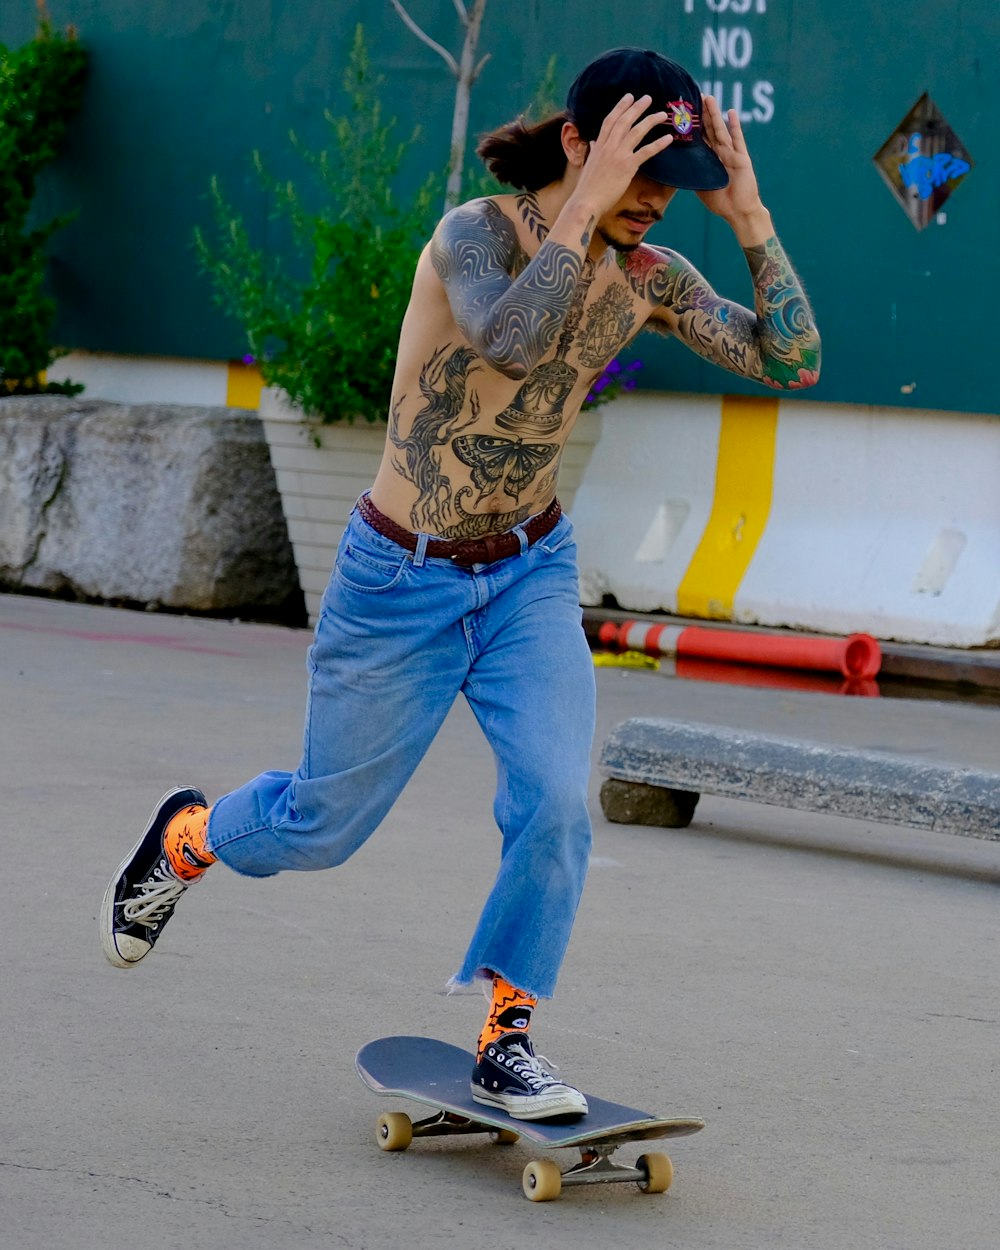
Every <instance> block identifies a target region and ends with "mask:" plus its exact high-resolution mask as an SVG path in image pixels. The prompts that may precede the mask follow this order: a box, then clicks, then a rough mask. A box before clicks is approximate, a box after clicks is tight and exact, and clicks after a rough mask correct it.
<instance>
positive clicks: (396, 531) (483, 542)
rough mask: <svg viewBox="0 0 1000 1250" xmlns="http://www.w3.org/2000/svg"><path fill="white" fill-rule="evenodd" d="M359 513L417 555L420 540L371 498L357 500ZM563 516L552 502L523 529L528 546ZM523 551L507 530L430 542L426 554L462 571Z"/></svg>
mask: <svg viewBox="0 0 1000 1250" xmlns="http://www.w3.org/2000/svg"><path fill="white" fill-rule="evenodd" d="M358 511H359V512H360V513H361V515H362V517H363V518H364V519H365V521H367V522H368V524H369V525H370V526H371V527H372V529H373V530H374V531H375V532H376V533H377V534H381V535H382V537H383V538H389V539H391V540H392V541H393V542H394V543H398V544H399V545H400V547H405V548H406V550H407V551H416V549H417V536H416V534H414V533H413V531H412V530H408V529H404V527H403V526H402V525H397V524H396V522H395V521H392V520H390V519H389V517H387V516H386V515H385V513H384V512H380V511H379V510H378V508H376V507H375V505H374V504H373V503H372V501H371V498H370V497H369V496H368V495H362V496H361V498H360V499H359V500H358ZM560 516H562V506H561V504H560V503H559V500H558V499H553V500H552V502H551V503H550V504H549V506H548V507H547V508H546V509H545V511H544V512H539V513H538V515H537V516H533V517H532V518H531V519H530V520H529V521H527V522H525V524H524V525H522V526H521V529H522V530H523V531H524V535H525V537H526V538H527V540H528V546H529V547H530V546H531V545H532V543H536V542H538V540H539V538H544V537H545V535H546V534H547V533H549V531H550V530H552V529H554V528H555V526H556V523H557V522H558V520H559V518H560ZM520 550H521V543H520V540H519V538H518V536H517V533H516V531H515V530H512V529H511V530H504V531H503V533H501V534H484V535H483V536H482V538H429V539H428V540H427V551H426V554H427V555H428V556H430V557H431V558H432V559H434V560H452V561H454V563H455V564H461V565H462V566H463V567H465V566H471V565H473V564H493V563H494V561H496V560H506V558H507V557H508V556H516V555H517V554H518V553H519V552H520Z"/></svg>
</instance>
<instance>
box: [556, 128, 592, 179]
mask: <svg viewBox="0 0 1000 1250" xmlns="http://www.w3.org/2000/svg"><path fill="white" fill-rule="evenodd" d="M562 146H563V151H564V152H565V153H566V160H567V161H568V162H569V164H570V165H572V166H573V167H574V168H575V169H582V168H583V165H584V162H585V161H586V159H587V153H588V152H589V151H590V144H589V143H588V142H587V140H586V139H582V138H581V137H580V132H579V130H577V128H576V125H575V124H574V123H573V122H563V128H562Z"/></svg>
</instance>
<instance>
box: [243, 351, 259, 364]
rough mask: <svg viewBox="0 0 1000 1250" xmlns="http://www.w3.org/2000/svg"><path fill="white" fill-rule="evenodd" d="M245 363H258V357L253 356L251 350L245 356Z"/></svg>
mask: <svg viewBox="0 0 1000 1250" xmlns="http://www.w3.org/2000/svg"><path fill="white" fill-rule="evenodd" d="M243 363H244V364H245V365H255V364H256V363H257V357H256V356H252V355H251V354H250V353H249V352H247V354H246V355H245V356H244V357H243Z"/></svg>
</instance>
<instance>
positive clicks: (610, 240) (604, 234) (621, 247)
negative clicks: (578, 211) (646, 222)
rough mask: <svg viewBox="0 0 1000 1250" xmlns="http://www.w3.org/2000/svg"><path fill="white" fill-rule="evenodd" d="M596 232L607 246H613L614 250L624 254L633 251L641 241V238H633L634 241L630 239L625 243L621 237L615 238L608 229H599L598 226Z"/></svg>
mask: <svg viewBox="0 0 1000 1250" xmlns="http://www.w3.org/2000/svg"><path fill="white" fill-rule="evenodd" d="M597 233H598V234H599V235H600V236H601V238H602V239H603V240H604V242H605V243H606V244H607V245H608V247H610V248H613V249H614V250H615V251H616V252H621V253H623V254H626V255H627V254H628V253H629V252H634V251H635V250H636V248H637V247H639V245H640V244H641V243H642V240H641V239H635V240H634V241H633V240H630V241H629V242H628V243H626V242H625V241H624V240H623V239H619V238H616V237H615V235H613V234H611V232H610V231H608V230H601V229H600V228H598V231H597Z"/></svg>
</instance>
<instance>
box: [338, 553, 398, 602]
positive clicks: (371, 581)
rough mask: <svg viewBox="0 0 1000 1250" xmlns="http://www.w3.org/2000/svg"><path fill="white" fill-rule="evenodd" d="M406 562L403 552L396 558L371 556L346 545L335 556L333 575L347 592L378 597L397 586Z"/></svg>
mask: <svg viewBox="0 0 1000 1250" xmlns="http://www.w3.org/2000/svg"><path fill="white" fill-rule="evenodd" d="M409 563H410V558H409V556H408V555H407V554H406V553H405V552H403V551H400V553H399V555H398V556H396V555H391V556H390V555H388V554H386V555H382V554H381V553H379V554H372V553H371V552H368V551H360V550H359V549H358V548H357V547H355V546H353V545H352V544H351V543H347V544H346V545H345V546H344V547H343V548H342V550H341V552H340V554H339V556H338V557H337V563H336V566H335V567H334V570H333V572H334V576H335V577H336V578H337V580H338V581H339V582H340V583H341V585H343V586H346V587H347V589H348V590H356V591H359V592H360V593H361V594H365V595H378V594H383V593H384V592H385V591H387V590H394V589H395V587H397V586H398V585H399V583H400V582H401V581H402V580H403V575H404V574H405V573H406V569H407V566H408V565H409Z"/></svg>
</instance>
